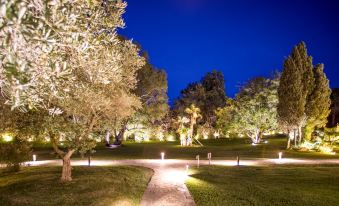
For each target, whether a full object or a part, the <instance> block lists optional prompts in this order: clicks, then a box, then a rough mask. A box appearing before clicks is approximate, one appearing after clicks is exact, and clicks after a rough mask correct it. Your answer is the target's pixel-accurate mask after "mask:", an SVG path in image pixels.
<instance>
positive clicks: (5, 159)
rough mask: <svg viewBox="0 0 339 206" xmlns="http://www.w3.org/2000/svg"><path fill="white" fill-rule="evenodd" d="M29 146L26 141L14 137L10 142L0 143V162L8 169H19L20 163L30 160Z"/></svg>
mask: <svg viewBox="0 0 339 206" xmlns="http://www.w3.org/2000/svg"><path fill="white" fill-rule="evenodd" d="M31 153H32V151H31V146H30V144H29V143H28V142H27V141H24V140H21V139H19V138H14V139H13V141H11V142H6V143H0V163H1V164H6V166H7V168H8V169H9V170H10V171H13V172H16V171H19V170H20V165H21V164H22V163H23V162H25V161H28V160H30V157H31Z"/></svg>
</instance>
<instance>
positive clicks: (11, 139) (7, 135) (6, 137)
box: [2, 133, 13, 142]
mask: <svg viewBox="0 0 339 206" xmlns="http://www.w3.org/2000/svg"><path fill="white" fill-rule="evenodd" d="M2 139H3V140H4V141H5V142H11V141H13V137H12V136H11V135H10V134H7V133H6V134H3V135H2Z"/></svg>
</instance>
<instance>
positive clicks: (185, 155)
mask: <svg viewBox="0 0 339 206" xmlns="http://www.w3.org/2000/svg"><path fill="white" fill-rule="evenodd" d="M201 142H202V143H203V144H204V147H198V146H195V147H181V146H179V142H148V143H132V142H124V144H123V145H122V146H121V147H119V148H115V149H107V148H105V147H104V146H100V145H99V146H98V147H97V148H96V149H95V150H96V152H95V153H94V154H93V158H94V159H158V158H160V153H161V152H165V153H166V158H168V159H195V156H196V155H200V157H201V158H206V156H207V153H208V152H212V156H213V159H234V158H235V157H236V156H237V155H240V156H241V158H242V159H244V158H277V155H278V152H280V151H284V150H285V148H286V139H285V138H269V139H268V144H261V145H256V146H252V145H251V144H250V143H249V140H248V139H240V138H237V139H215V140H202V141H201ZM35 153H36V154H37V155H38V159H40V160H41V159H53V158H56V156H55V155H53V150H52V148H51V147H50V146H48V145H47V146H44V147H41V146H40V147H36V148H35ZM79 157H80V156H79V155H74V156H73V158H79ZM284 157H287V158H312V159H315V158H316V159H328V158H339V154H336V155H326V154H322V153H319V152H297V151H291V150H289V151H284Z"/></svg>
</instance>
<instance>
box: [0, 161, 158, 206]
mask: <svg viewBox="0 0 339 206" xmlns="http://www.w3.org/2000/svg"><path fill="white" fill-rule="evenodd" d="M60 171H61V168H60V167H28V168H24V169H23V170H22V171H20V172H17V173H5V172H4V171H3V170H2V171H1V170H0V205H6V206H14V205H25V206H59V205H63V206H68V205H70V206H75V205H76V206H84V205H98V206H101V205H102V206H106V205H126V206H127V205H139V203H140V201H141V198H142V195H143V193H144V191H145V189H146V187H147V184H148V182H149V180H150V178H151V176H152V174H153V171H152V170H150V169H147V168H143V167H132V166H116V167H73V181H72V182H70V183H61V182H60V181H59V178H60Z"/></svg>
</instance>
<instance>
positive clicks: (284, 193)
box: [186, 166, 339, 206]
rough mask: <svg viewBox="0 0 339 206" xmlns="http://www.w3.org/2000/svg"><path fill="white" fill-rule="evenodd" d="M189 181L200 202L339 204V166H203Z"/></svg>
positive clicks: (231, 204) (206, 205)
mask: <svg viewBox="0 0 339 206" xmlns="http://www.w3.org/2000/svg"><path fill="white" fill-rule="evenodd" d="M190 172H191V173H192V174H191V175H190V178H188V180H187V181H186V185H187V187H188V189H189V190H190V192H191V194H192V196H193V198H194V200H195V202H196V203H197V205H198V206H199V205H201V206H209V205H210V206H218V205H220V206H223V205H228V206H238V205H239V206H240V205H241V206H246V205H258V206H259V205H260V206H261V205H276V206H280V205H281V206H286V205H295V206H298V205H307V206H313V205H314V206H322V205H323V206H337V205H339V167H338V166H335V167H326V166H318V167H314V166H312V167H311V166H300V167H298V166H293V167H291V166H286V167H281V166H270V167H222V166H213V167H212V166H211V167H208V166H206V167H200V169H199V170H197V169H193V170H191V171H190Z"/></svg>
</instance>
